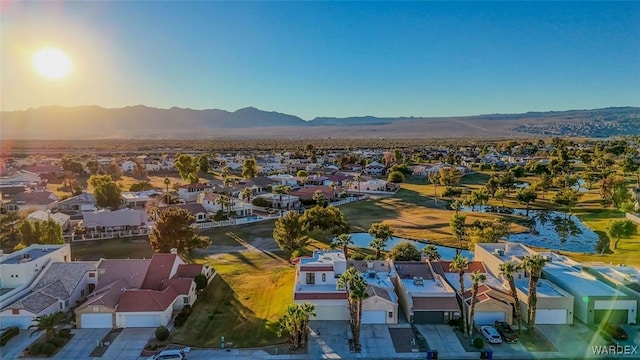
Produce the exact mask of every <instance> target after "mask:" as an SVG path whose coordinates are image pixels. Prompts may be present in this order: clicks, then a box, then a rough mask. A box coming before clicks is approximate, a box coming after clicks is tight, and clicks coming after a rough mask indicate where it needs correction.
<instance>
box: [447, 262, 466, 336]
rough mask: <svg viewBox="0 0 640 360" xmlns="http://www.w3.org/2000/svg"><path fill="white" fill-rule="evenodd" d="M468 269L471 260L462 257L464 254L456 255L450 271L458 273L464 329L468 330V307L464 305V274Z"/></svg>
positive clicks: (450, 265)
mask: <svg viewBox="0 0 640 360" xmlns="http://www.w3.org/2000/svg"><path fill="white" fill-rule="evenodd" d="M468 267H469V259H467V258H466V257H464V256H462V254H460V253H458V254H456V256H455V257H454V258H453V262H451V263H450V264H449V270H450V271H452V272H456V273H458V281H459V282H460V289H459V290H460V291H459V295H460V299H461V302H460V310H461V311H462V329H466V328H467V315H466V310H465V308H466V306H465V303H464V273H465V271H466V270H467V268H468ZM463 332H464V336H467V332H466V331H463Z"/></svg>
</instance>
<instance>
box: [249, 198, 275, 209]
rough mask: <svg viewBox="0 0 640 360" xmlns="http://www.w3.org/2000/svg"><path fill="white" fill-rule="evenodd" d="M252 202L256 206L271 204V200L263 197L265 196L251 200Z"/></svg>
mask: <svg viewBox="0 0 640 360" xmlns="http://www.w3.org/2000/svg"><path fill="white" fill-rule="evenodd" d="M251 203H252V204H253V205H255V206H260V207H267V206H271V201H269V200H267V199H265V198H263V197H257V198H255V199H253V200H251Z"/></svg>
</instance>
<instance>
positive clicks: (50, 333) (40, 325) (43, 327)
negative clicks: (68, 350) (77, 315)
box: [29, 311, 70, 341]
mask: <svg viewBox="0 0 640 360" xmlns="http://www.w3.org/2000/svg"><path fill="white" fill-rule="evenodd" d="M35 322H36V323H35V324H33V325H31V326H29V329H34V330H33V331H32V332H31V335H30V336H33V335H35V334H38V333H40V332H42V331H44V334H45V337H46V338H47V341H49V340H53V338H54V337H56V333H57V329H58V327H60V326H62V325H66V324H68V323H69V322H70V320H69V318H67V316H66V315H65V314H64V313H63V312H62V311H57V312H55V313H53V314H48V315H40V316H38V317H37V318H36V319H35Z"/></svg>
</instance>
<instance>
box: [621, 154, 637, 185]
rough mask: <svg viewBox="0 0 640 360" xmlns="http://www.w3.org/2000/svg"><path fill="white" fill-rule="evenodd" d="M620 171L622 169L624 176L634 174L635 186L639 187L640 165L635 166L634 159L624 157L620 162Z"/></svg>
mask: <svg viewBox="0 0 640 360" xmlns="http://www.w3.org/2000/svg"><path fill="white" fill-rule="evenodd" d="M620 169H622V173H624V174H625V175H626V174H634V173H635V175H636V185H637V186H640V171H639V170H640V164H636V162H635V160H634V158H633V157H632V156H625V157H624V158H623V159H622V160H621V161H620Z"/></svg>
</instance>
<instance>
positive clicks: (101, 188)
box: [88, 175, 122, 210]
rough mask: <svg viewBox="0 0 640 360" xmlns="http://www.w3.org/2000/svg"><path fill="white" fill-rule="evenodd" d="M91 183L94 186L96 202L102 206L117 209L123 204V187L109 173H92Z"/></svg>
mask: <svg viewBox="0 0 640 360" xmlns="http://www.w3.org/2000/svg"><path fill="white" fill-rule="evenodd" d="M88 182H89V185H91V186H92V187H93V196H94V197H95V198H96V204H97V205H98V206H99V207H101V208H110V209H111V210H117V209H118V207H119V206H120V204H122V198H120V193H121V189H120V186H118V184H116V183H115V181H113V180H112V178H111V176H109V175H91V177H89V181H88Z"/></svg>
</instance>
